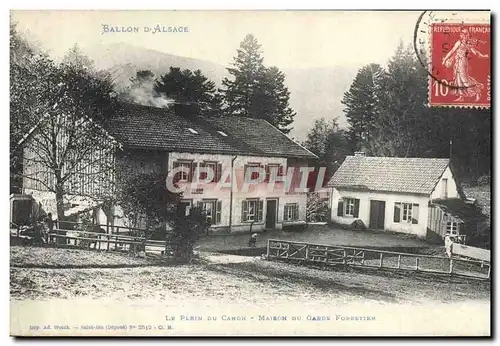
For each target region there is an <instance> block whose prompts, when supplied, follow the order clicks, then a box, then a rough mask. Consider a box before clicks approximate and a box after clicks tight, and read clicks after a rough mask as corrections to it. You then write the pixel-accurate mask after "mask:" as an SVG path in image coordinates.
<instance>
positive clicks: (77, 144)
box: [11, 60, 117, 220]
mask: <svg viewBox="0 0 500 346" xmlns="http://www.w3.org/2000/svg"><path fill="white" fill-rule="evenodd" d="M40 66H41V67H43V69H39V70H31V69H29V70H26V71H25V72H26V73H27V74H28V75H33V76H34V81H35V82H40V85H37V86H33V87H32V88H30V87H31V84H30V83H33V81H31V82H30V79H29V78H28V79H22V80H18V81H17V82H16V85H15V87H14V88H13V89H11V97H12V96H14V97H13V98H14V103H15V106H16V107H19V109H18V111H20V112H26V110H24V109H23V108H24V106H23V105H22V104H20V102H19V100H22V99H23V98H26V95H25V93H26V90H23V86H26V87H28V88H30V90H31V91H32V93H31V94H30V95H29V97H30V98H31V100H30V104H29V105H30V106H31V107H30V108H29V110H28V113H29V114H35V115H33V117H34V118H36V119H38V120H37V121H36V122H35V126H34V127H32V130H31V131H30V133H29V135H28V136H27V139H26V140H25V141H24V142H23V148H24V149H25V155H24V160H25V163H26V165H27V167H26V169H25V170H24V173H23V176H24V177H25V178H26V179H28V180H30V181H32V182H36V183H37V184H40V185H41V186H42V187H43V188H44V189H45V190H47V191H50V192H53V193H54V194H55V199H56V205H57V217H58V219H59V220H63V219H64V199H65V197H66V196H67V195H69V194H78V195H84V196H85V195H86V192H85V186H86V185H87V184H101V185H103V184H108V183H109V184H110V182H111V176H112V174H113V169H114V163H113V160H112V157H113V154H114V150H115V149H116V143H114V142H113V141H112V140H110V139H109V137H108V136H107V133H106V131H105V130H104V129H103V127H105V126H106V124H107V120H108V115H109V114H111V113H113V112H115V111H116V108H117V105H116V100H115V98H114V97H113V85H112V83H111V82H110V81H109V80H103V79H100V78H97V77H96V76H95V75H92V74H89V73H88V72H87V71H86V70H82V69H79V68H78V67H75V66H72V65H67V64H60V65H57V64H55V63H53V62H51V61H49V60H43V61H42V62H41V63H40ZM12 94H14V95H12ZM11 104H12V101H11ZM109 184H108V185H106V186H103V192H102V193H103V194H105V193H112V187H111V186H109ZM76 191H77V192H78V193H76ZM88 197H89V198H94V197H96V196H92V195H88Z"/></svg>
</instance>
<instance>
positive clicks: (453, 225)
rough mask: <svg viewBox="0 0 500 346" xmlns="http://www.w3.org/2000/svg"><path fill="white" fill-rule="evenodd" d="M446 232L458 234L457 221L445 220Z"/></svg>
mask: <svg viewBox="0 0 500 346" xmlns="http://www.w3.org/2000/svg"><path fill="white" fill-rule="evenodd" d="M446 234H447V235H448V234H450V235H458V222H447V223H446Z"/></svg>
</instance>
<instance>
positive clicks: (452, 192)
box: [431, 167, 460, 199]
mask: <svg viewBox="0 0 500 346" xmlns="http://www.w3.org/2000/svg"><path fill="white" fill-rule="evenodd" d="M443 179H448V182H447V186H448V198H459V197H460V196H459V195H458V189H457V182H456V181H455V177H454V176H453V174H452V173H451V169H450V167H447V168H446V170H445V171H444V173H443V176H442V177H441V178H440V179H439V182H438V183H437V185H436V187H435V188H434V190H433V191H432V194H431V198H432V199H438V198H444V195H443V191H444V190H443Z"/></svg>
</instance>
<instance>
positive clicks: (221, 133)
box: [217, 131, 227, 137]
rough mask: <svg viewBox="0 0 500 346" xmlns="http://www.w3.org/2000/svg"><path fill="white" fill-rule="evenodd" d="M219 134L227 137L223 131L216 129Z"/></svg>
mask: <svg viewBox="0 0 500 346" xmlns="http://www.w3.org/2000/svg"><path fill="white" fill-rule="evenodd" d="M217 132H218V133H219V134H220V135H221V136H223V137H227V134H226V133H225V132H222V131H217Z"/></svg>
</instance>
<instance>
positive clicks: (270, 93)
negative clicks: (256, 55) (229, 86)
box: [251, 66, 295, 133]
mask: <svg viewBox="0 0 500 346" xmlns="http://www.w3.org/2000/svg"><path fill="white" fill-rule="evenodd" d="M289 100H290V92H289V91H288V88H287V87H286V85H285V75H284V74H283V72H281V71H280V70H279V69H278V68H277V67H275V66H272V67H270V68H265V69H264V73H263V74H262V76H261V79H259V80H258V81H257V86H256V90H255V94H254V98H253V102H252V108H251V109H252V112H251V113H252V114H255V117H258V118H263V119H265V120H267V121H268V122H269V123H271V124H272V125H274V126H276V127H277V128H278V129H280V130H281V132H283V133H289V132H290V131H291V130H292V128H291V127H289V126H290V125H291V124H292V123H293V118H294V117H295V112H294V111H293V109H292V108H291V107H290V106H289Z"/></svg>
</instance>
